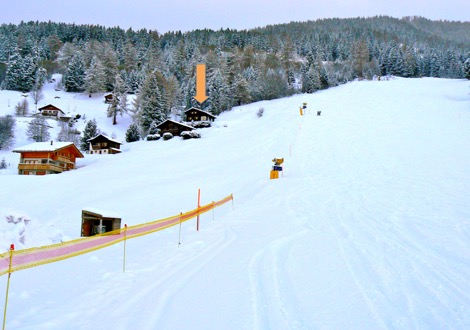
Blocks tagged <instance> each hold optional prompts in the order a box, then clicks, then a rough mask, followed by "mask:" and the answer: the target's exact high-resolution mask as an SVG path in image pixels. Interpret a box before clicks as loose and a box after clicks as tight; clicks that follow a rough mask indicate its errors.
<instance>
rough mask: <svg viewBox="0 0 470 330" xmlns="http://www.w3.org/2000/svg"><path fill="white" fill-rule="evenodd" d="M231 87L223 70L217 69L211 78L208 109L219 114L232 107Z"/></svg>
mask: <svg viewBox="0 0 470 330" xmlns="http://www.w3.org/2000/svg"><path fill="white" fill-rule="evenodd" d="M229 95H230V89H229V86H228V84H227V82H226V81H225V79H224V77H223V75H222V72H221V70H219V69H216V70H214V73H213V74H212V76H211V77H210V79H209V107H208V108H207V109H206V110H208V111H210V112H211V113H213V114H215V115H218V114H220V113H221V112H222V111H226V110H228V109H230V107H231V105H230V98H229Z"/></svg>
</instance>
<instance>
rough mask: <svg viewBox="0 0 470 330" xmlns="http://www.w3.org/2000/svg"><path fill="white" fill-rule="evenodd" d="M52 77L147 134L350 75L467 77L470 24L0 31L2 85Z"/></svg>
mask: <svg viewBox="0 0 470 330" xmlns="http://www.w3.org/2000/svg"><path fill="white" fill-rule="evenodd" d="M198 63H204V64H205V65H206V68H207V80H206V83H207V85H206V87H207V95H208V97H209V98H208V99H207V101H205V102H204V103H203V104H199V103H198V102H197V101H196V100H195V99H194V98H193V97H194V94H195V84H196V78H195V73H196V65H197V64H198ZM55 73H60V74H62V80H61V81H60V82H58V86H57V88H60V89H63V90H65V91H67V92H84V93H88V94H90V95H92V94H93V93H102V92H112V93H113V95H116V96H117V97H116V98H114V99H115V101H114V102H113V104H112V105H111V106H110V113H113V114H114V115H115V114H116V113H119V112H120V111H121V112H122V111H131V112H132V113H133V114H134V115H135V116H134V118H136V122H137V124H138V125H139V127H140V129H141V132H143V133H146V132H148V131H149V129H150V127H151V125H152V123H153V122H156V123H159V122H161V121H163V120H165V119H166V118H169V116H170V114H172V113H178V112H180V111H181V110H184V109H188V108H190V107H193V106H195V107H198V108H200V109H203V110H205V111H208V112H211V113H212V114H214V115H217V114H219V113H220V112H222V111H226V110H230V109H231V108H232V107H233V106H237V105H242V104H247V103H251V102H255V101H259V100H270V99H275V98H280V97H284V96H288V95H292V94H295V93H313V92H315V91H317V90H322V89H326V88H329V87H332V86H337V85H339V84H344V83H346V82H348V81H351V80H354V79H381V78H382V77H386V76H390V75H393V76H400V77H440V78H455V79H462V78H466V79H470V22H453V21H431V20H428V19H426V18H422V17H404V18H401V19H398V18H392V17H388V16H376V17H371V18H350V19H321V20H316V21H306V22H291V23H288V24H279V25H270V26H266V27H262V28H256V29H250V30H231V29H221V30H218V31H214V30H210V29H204V30H194V31H190V32H186V33H182V32H179V31H173V32H168V33H164V34H160V33H158V32H157V31H152V30H147V29H141V30H138V31H134V30H132V29H128V30H123V29H121V28H119V27H112V28H108V27H103V26H99V25H75V24H67V23H54V22H50V21H49V22H21V23H20V24H18V25H14V24H3V25H1V26H0V86H1V88H2V89H7V90H17V91H21V92H33V93H34V92H35V93H39V92H40V90H41V87H42V85H43V84H44V82H45V81H46V79H50V78H51V76H52V75H53V74H55ZM129 94H135V95H136V97H133V98H132V102H130V104H129V102H127V95H129Z"/></svg>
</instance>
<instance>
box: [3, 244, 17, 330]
mask: <svg viewBox="0 0 470 330" xmlns="http://www.w3.org/2000/svg"><path fill="white" fill-rule="evenodd" d="M14 250H15V245H14V244H12V245H10V265H9V268H8V280H7V293H6V295H5V308H4V309H3V327H2V329H3V330H5V324H6V321H7V306H8V291H9V290H10V277H11V264H12V260H13V251H14Z"/></svg>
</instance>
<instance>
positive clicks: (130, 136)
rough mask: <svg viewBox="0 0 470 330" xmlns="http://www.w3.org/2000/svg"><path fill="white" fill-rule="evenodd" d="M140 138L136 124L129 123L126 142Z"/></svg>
mask: <svg viewBox="0 0 470 330" xmlns="http://www.w3.org/2000/svg"><path fill="white" fill-rule="evenodd" d="M139 140H140V133H139V128H138V127H137V125H136V124H131V125H130V126H129V128H128V129H127V131H126V142H135V141H139Z"/></svg>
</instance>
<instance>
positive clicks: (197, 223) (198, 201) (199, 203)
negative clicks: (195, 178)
mask: <svg viewBox="0 0 470 330" xmlns="http://www.w3.org/2000/svg"><path fill="white" fill-rule="evenodd" d="M200 207H201V189H200V188H199V189H198V190H197V222H196V230H197V231H199V208H200Z"/></svg>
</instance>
